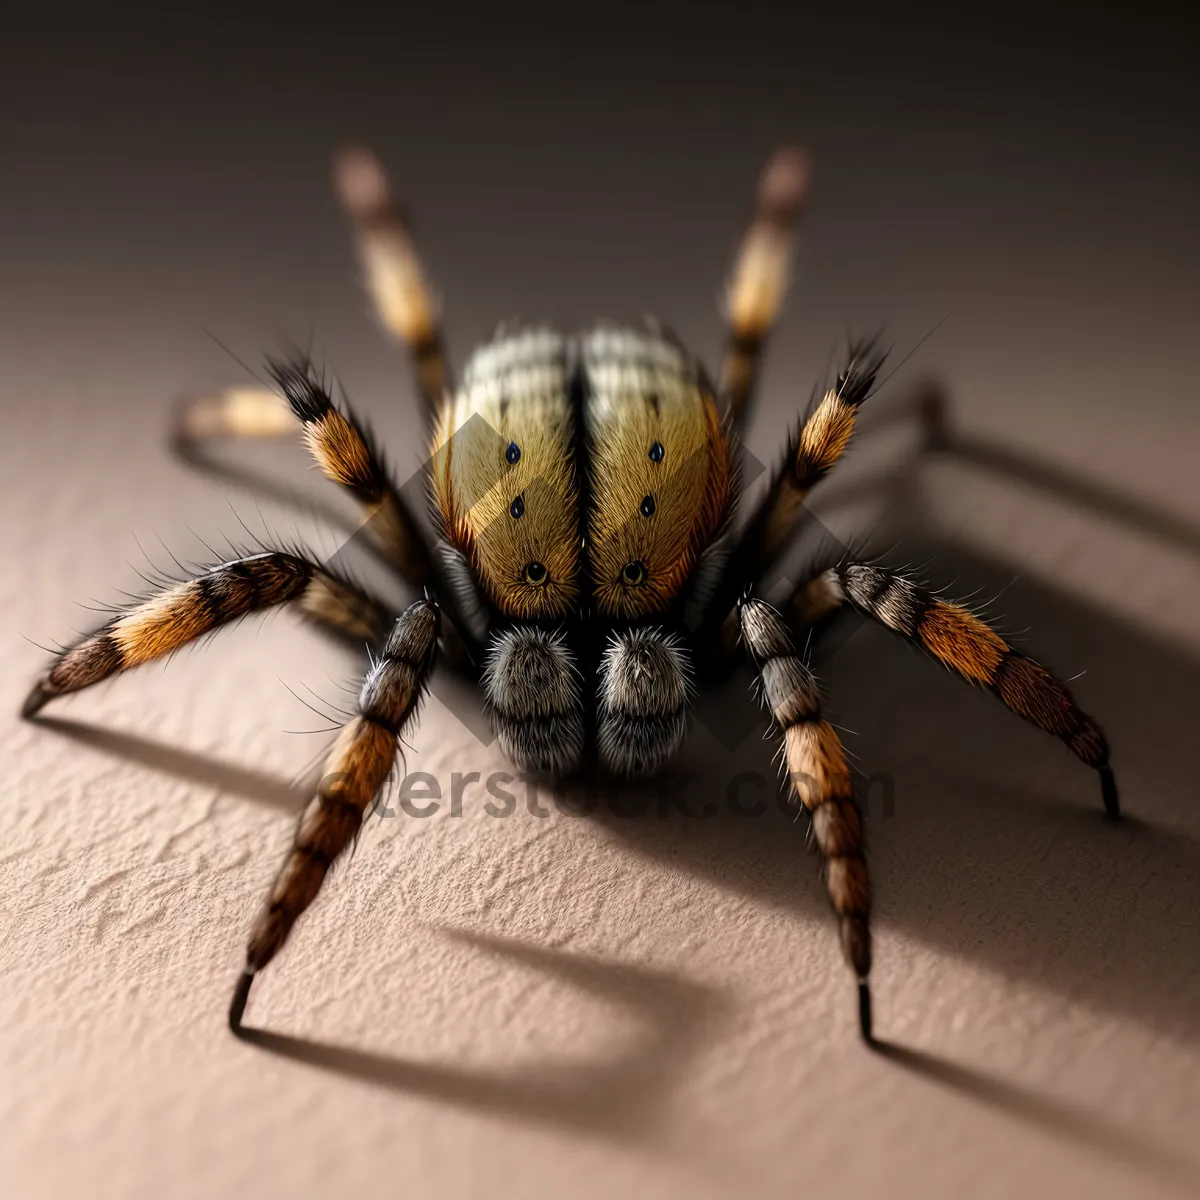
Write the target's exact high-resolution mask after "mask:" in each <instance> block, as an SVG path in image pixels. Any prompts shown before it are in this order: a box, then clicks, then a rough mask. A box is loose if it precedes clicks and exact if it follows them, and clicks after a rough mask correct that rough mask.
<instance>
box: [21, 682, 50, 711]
mask: <svg viewBox="0 0 1200 1200" xmlns="http://www.w3.org/2000/svg"><path fill="white" fill-rule="evenodd" d="M56 695H57V693H56V692H55V691H54V690H53V689H51V688H49V687H47V686H46V681H45V680H44V679H39V680H38V681H37V683H35V684H34V685H33V687H32V689H31V690H30V692H29V695H28V696H26V697H25V703H24V704H22V705H21V717H22V719H23V720H26V721H31V720H32V719H33V718H34V717H36V716H37V715H38V713H40V712H41V711H42V709H43V708H45V707H46V704H47V702H48V701H49V700H51V699H53V697H54V696H56Z"/></svg>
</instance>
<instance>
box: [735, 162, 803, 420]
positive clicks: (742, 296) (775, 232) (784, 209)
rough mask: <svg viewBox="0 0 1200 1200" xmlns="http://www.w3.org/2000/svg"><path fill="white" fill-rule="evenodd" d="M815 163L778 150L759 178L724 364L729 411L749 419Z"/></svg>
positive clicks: (741, 254)
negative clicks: (793, 232) (797, 221)
mask: <svg viewBox="0 0 1200 1200" xmlns="http://www.w3.org/2000/svg"><path fill="white" fill-rule="evenodd" d="M808 185H809V162H808V158H807V156H806V155H805V154H804V153H803V152H802V151H800V150H797V149H794V148H791V147H788V148H786V149H783V150H780V151H778V152H777V153H776V154H775V155H774V156H773V157H772V158H771V160H770V161H769V162H768V163H767V165H766V167H765V168H764V169H763V173H762V175H761V177H760V179H759V184H758V196H757V202H756V208H755V213H754V219H753V221H752V222H751V224H750V228H749V229H748V230H747V231H746V236H745V238H744V239H743V241H742V245H741V249H740V250H739V252H738V257H737V261H736V262H735V264H734V268H733V274H732V276H731V278H730V281H729V291H728V296H727V299H726V319H727V321H728V323H729V332H728V335H727V339H726V346H725V356H724V360H723V362H722V366H721V381H720V397H721V401H722V404H723V416H724V417H725V418H726V420H727V421H728V422H729V424H730V426H731V427H732V428H733V429H740V428H742V427H743V426H744V425H745V423H746V418H747V416H748V414H749V410H750V402H751V399H752V397H753V392H754V385H755V382H756V380H757V378H758V368H759V362H760V360H761V357H762V351H763V346H764V344H765V342H766V339H767V335H768V334H769V333H770V331H771V327H772V326H773V325H774V324H775V318H776V316H777V315H778V313H779V308H780V305H781V304H782V302H783V294H784V291H785V290H786V288H787V284H788V267H789V263H790V260H791V254H792V228H793V226H794V225H795V222H796V218H797V217H798V215H799V213H800V210H801V209H802V208H803V207H804V204H805V202H806V201H807V199H808Z"/></svg>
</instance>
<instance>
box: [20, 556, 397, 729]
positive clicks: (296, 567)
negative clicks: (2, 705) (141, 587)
mask: <svg viewBox="0 0 1200 1200" xmlns="http://www.w3.org/2000/svg"><path fill="white" fill-rule="evenodd" d="M280 604H294V605H295V606H296V608H297V609H298V610H299V611H300V612H301V613H303V614H304V615H305V616H307V617H309V618H311V619H312V620H314V621H317V622H319V623H320V624H322V625H325V626H329V627H332V628H334V629H336V630H337V631H338V632H339V633H342V634H348V635H351V636H360V637H361V638H362V640H363V641H367V642H378V641H379V640H381V639H382V638H383V637H384V636H385V635H386V632H387V628H388V626H389V625H390V623H391V615H390V614H389V613H388V612H387V609H386V608H385V607H384V606H383V605H382V604H380V603H379V602H378V601H376V600H373V599H372V598H371V597H369V596H367V595H366V594H365V593H364V592H362V591H361V590H360V589H358V588H357V587H355V586H354V585H353V584H351V583H350V582H349V581H348V580H346V579H343V578H341V577H339V576H337V575H335V574H333V573H332V572H330V571H328V570H326V569H325V568H323V567H320V566H318V565H317V564H316V563H315V562H312V561H310V560H308V559H306V558H303V557H301V556H300V555H298V554H291V553H286V552H284V551H279V550H275V551H267V552H264V553H262V554H256V555H253V556H251V557H249V558H239V559H234V560H233V561H231V562H225V563H220V564H218V565H217V566H214V567H210V568H209V569H208V570H206V571H204V572H202V573H201V574H199V575H197V576H196V577H195V578H194V579H189V580H186V581H184V582H182V583H176V584H173V585H172V586H170V587H167V588H164V589H163V590H162V591H160V592H158V593H157V594H155V595H153V596H150V597H149V598H147V599H146V600H143V601H142V602H141V603H139V604H136V605H134V606H133V607H131V608H129V609H127V610H126V611H125V612H122V613H119V614H118V615H117V616H114V617H113V618H112V619H111V620H110V621H108V622H107V623H106V624H105V625H103V626H102V627H101V628H100V629H98V630H96V632H95V633H91V634H88V635H87V636H86V637H83V638H81V639H80V640H79V641H77V642H76V643H75V644H74V645H72V646H69V647H68V648H67V649H66V650H64V651H63V652H62V653H61V654H59V655H58V657H57V658H55V659H54V661H53V662H52V663H51V664H50V667H49V669H48V670H47V671H46V673H45V674H44V675H43V676H42V677H41V678H40V679H39V680H38V681H37V682H36V683H35V684H34V686H33V689H32V690H31V691H30V693H29V695H28V697H27V698H26V700H25V704H24V707H23V708H22V715H24V716H26V717H31V716H33V715H34V714H35V713H37V712H38V710H39V709H41V708H42V706H43V705H45V704H46V702H47V701H49V700H51V699H53V698H54V697H55V696H62V695H66V694H67V693H69V692H78V691H80V690H81V689H83V688H86V687H91V686H92V684H95V683H99V682H100V681H101V680H103V679H107V678H109V677H110V676H112V675H117V674H120V673H121V672H122V671H128V670H129V669H130V668H132V667H137V666H140V665H141V664H142V663H147V662H151V661H152V660H154V659H156V658H161V657H162V656H163V655H166V654H170V653H172V652H173V651H175V650H178V649H179V648H180V647H181V646H184V645H186V644H187V643H188V642H192V641H195V640H196V638H198V637H201V636H202V635H204V634H206V633H209V632H210V631H211V630H214V629H216V628H218V627H219V626H221V625H227V624H229V623H230V622H231V621H236V620H237V619H238V618H240V617H244V616H246V615H248V614H249V613H252V612H260V611H262V610H264V609H268V608H273V607H275V606H276V605H280Z"/></svg>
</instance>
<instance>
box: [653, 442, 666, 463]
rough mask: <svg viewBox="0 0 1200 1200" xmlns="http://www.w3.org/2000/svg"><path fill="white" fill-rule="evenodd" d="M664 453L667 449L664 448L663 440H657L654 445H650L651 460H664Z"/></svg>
mask: <svg viewBox="0 0 1200 1200" xmlns="http://www.w3.org/2000/svg"><path fill="white" fill-rule="evenodd" d="M664 453H665V451H664V450H663V444H662V442H655V443H654V445H652V446H651V447H650V461H651V462H655V463H660V462H662V460H663V454H664Z"/></svg>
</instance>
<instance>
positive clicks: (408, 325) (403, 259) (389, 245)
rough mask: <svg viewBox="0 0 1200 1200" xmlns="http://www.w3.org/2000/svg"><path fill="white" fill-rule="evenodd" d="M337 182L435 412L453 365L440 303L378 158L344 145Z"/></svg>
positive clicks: (379, 293)
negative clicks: (444, 339) (440, 321)
mask: <svg viewBox="0 0 1200 1200" xmlns="http://www.w3.org/2000/svg"><path fill="white" fill-rule="evenodd" d="M334 182H335V185H336V189H337V194H338V198H339V200H340V201H341V204H342V207H343V208H344V209H345V211H346V213H347V215H348V216H349V217H350V220H351V222H352V224H353V227H354V233H355V237H356V240H357V242H358V251H359V258H360V259H361V261H362V264H363V268H364V270H365V272H366V283H367V289H368V291H369V292H370V295H371V299H372V301H373V302H374V304H375V308H376V311H377V313H378V314H379V318H380V320H381V321H382V322H383V325H384V326H385V328H387V329H388V330H389V331H390V332H391V333H393V334H395V335H396V336H398V337H399V338H400V339H401V341H403V342H404V344H405V345H406V346H407V347H408V350H409V354H410V355H411V356H412V360H413V366H414V368H415V370H416V376H417V386H418V387H419V389H420V391H421V395H422V397H423V398H424V400H425V404H426V409H427V412H428V414H429V415H430V416H434V415H436V414H437V413H438V412H440V411H441V408H442V405H443V404H444V403H445V401H446V398H447V392H448V390H449V388H450V371H449V368H448V367H447V365H446V353H445V349H444V347H443V345H442V333H441V330H440V328H439V327H438V315H437V305H436V303H435V301H434V298H433V294H432V292H431V290H430V287H429V284H428V282H427V281H426V279H425V274H424V271H423V270H422V267H421V262H420V259H419V258H418V257H417V252H416V249H415V247H414V246H413V242H412V237H411V234H410V231H409V227H408V222H407V221H406V220H405V218H404V215H403V214H402V212H401V210H400V208H399V206H398V205H397V204H396V202H395V200H394V198H393V196H392V193H391V187H390V185H389V183H388V178H387V174H386V173H385V171H384V169H383V166H382V164H381V163H380V162H379V160H378V158H376V157H375V155H374V154H373V153H372V152H371V151H370V150H367V149H365V148H364V147H361V146H354V147H348V148H347V149H345V150H343V151H342V152H341V153H340V154H339V155H338V157H337V159H336V161H335V163H334Z"/></svg>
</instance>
